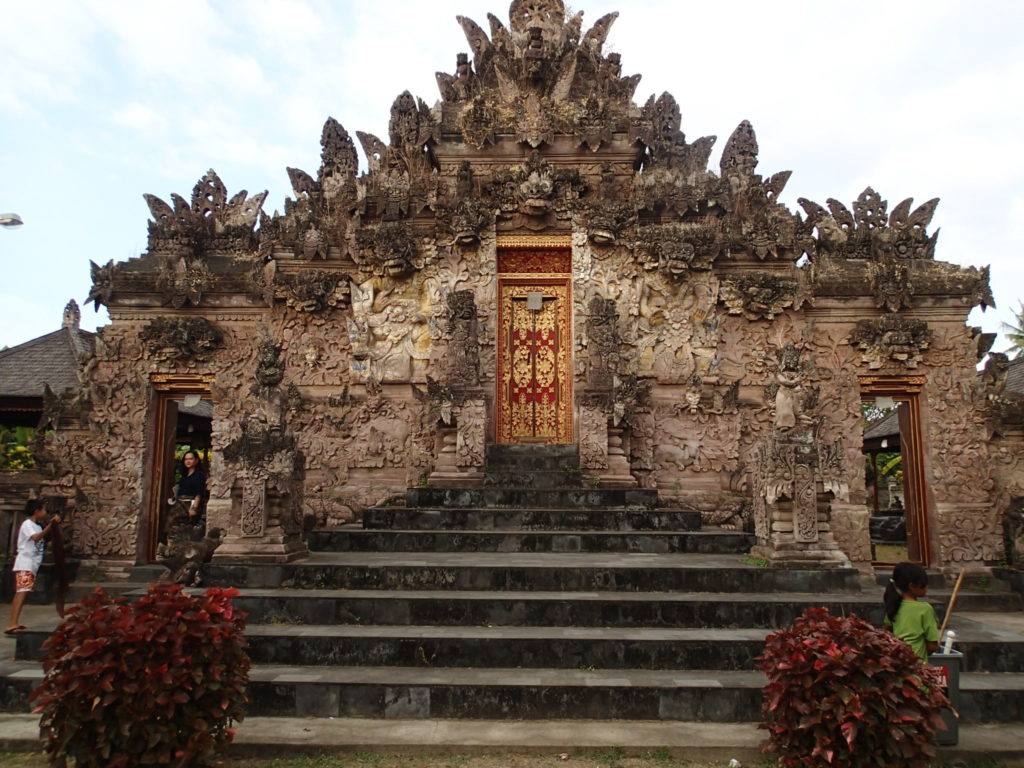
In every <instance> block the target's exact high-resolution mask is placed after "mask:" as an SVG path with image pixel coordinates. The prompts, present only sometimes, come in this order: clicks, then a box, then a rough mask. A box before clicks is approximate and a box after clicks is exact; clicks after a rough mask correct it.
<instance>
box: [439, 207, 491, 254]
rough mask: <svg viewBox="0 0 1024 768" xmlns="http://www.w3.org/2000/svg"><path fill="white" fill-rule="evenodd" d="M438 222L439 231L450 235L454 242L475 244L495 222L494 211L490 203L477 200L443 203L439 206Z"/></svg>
mask: <svg viewBox="0 0 1024 768" xmlns="http://www.w3.org/2000/svg"><path fill="white" fill-rule="evenodd" d="M437 224H438V231H439V232H442V233H444V234H446V235H448V236H449V237H450V238H451V241H452V242H453V243H458V244H459V245H473V244H475V243H479V242H480V238H481V237H482V236H483V233H484V232H485V231H486V230H488V229H490V227H491V226H492V225H493V224H494V211H493V210H492V208H491V206H490V205H489V204H487V203H483V202H479V201H475V200H463V201H460V202H458V203H456V204H454V205H447V204H441V205H438V208H437Z"/></svg>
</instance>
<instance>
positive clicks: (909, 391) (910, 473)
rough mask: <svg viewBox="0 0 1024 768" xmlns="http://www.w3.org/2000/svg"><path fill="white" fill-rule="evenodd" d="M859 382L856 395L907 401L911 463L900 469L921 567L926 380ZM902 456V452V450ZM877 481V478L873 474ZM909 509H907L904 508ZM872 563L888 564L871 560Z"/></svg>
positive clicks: (925, 536)
mask: <svg viewBox="0 0 1024 768" xmlns="http://www.w3.org/2000/svg"><path fill="white" fill-rule="evenodd" d="M857 378H858V380H859V382H860V399H861V402H863V401H864V400H865V399H867V398H871V399H874V398H878V397H891V398H893V400H895V401H897V402H901V403H907V405H908V411H907V418H908V420H909V422H910V435H909V443H910V444H909V445H908V447H907V448H908V450H909V452H910V456H911V462H910V464H911V466H909V467H906V468H905V469H904V472H903V478H904V482H905V483H906V484H907V485H908V487H909V488H911V490H912V492H913V495H914V497H915V502H916V504H915V506H916V507H917V509H915V510H913V516H914V519H913V523H914V527H915V529H916V531H915V532H916V535H917V540H918V541H917V545H918V547H919V548H920V563H921V565H922V566H924V567H925V568H927V567H928V565H929V563H930V562H931V549H932V547H931V530H930V526H929V524H928V488H927V485H926V484H925V472H924V464H925V454H924V428H923V425H922V422H921V397H922V393H923V391H924V386H925V383H926V380H925V377H924V376H858V377H857ZM902 443H903V436H902V435H901V436H900V444H901V447H900V450H901V452H902V451H903V450H904V449H903V446H902ZM904 456H906V454H905V453H904ZM876 482H877V478H876ZM908 512H910V510H908ZM874 562H875V564H876V565H891V563H883V562H881V561H874Z"/></svg>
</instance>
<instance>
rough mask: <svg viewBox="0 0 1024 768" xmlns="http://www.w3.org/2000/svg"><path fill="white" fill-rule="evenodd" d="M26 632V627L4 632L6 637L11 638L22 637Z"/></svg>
mask: <svg viewBox="0 0 1024 768" xmlns="http://www.w3.org/2000/svg"><path fill="white" fill-rule="evenodd" d="M24 631H25V628H24V627H11V628H10V629H5V630H4V634H5V635H10V636H11V637H14V636H15V635H20V634H21V633H22V632H24Z"/></svg>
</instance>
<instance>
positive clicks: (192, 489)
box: [178, 451, 206, 511]
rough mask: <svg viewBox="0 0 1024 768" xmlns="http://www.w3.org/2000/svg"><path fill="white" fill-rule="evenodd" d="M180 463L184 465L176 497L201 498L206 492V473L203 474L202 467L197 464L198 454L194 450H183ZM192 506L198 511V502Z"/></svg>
mask: <svg viewBox="0 0 1024 768" xmlns="http://www.w3.org/2000/svg"><path fill="white" fill-rule="evenodd" d="M181 463H182V464H183V465H184V467H185V473H184V474H183V475H182V477H181V481H180V482H179V483H178V497H179V498H180V497H182V496H187V497H190V498H192V499H202V497H203V494H204V493H205V492H206V475H204V474H203V468H202V467H201V466H200V465H199V454H197V453H196V452H195V451H185V455H184V456H183V457H182V459H181ZM194 506H195V507H196V510H197V511H198V508H199V504H198V502H197V503H196V504H195V505H194Z"/></svg>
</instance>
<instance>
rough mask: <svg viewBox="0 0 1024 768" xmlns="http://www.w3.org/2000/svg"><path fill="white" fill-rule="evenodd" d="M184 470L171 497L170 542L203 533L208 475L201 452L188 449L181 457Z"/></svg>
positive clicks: (168, 532)
mask: <svg viewBox="0 0 1024 768" xmlns="http://www.w3.org/2000/svg"><path fill="white" fill-rule="evenodd" d="M181 463H182V466H183V468H184V472H183V474H182V476H181V480H179V481H178V486H177V490H176V494H175V497H174V498H173V499H171V515H170V520H169V524H168V529H167V541H168V543H174V542H176V541H181V540H188V539H194V538H196V536H198V537H200V538H201V537H202V535H203V527H204V521H203V501H204V498H205V496H206V475H205V474H204V473H203V468H202V466H201V465H200V464H199V454H197V453H196V452H195V451H186V452H185V455H184V456H183V457H182V459H181Z"/></svg>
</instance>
